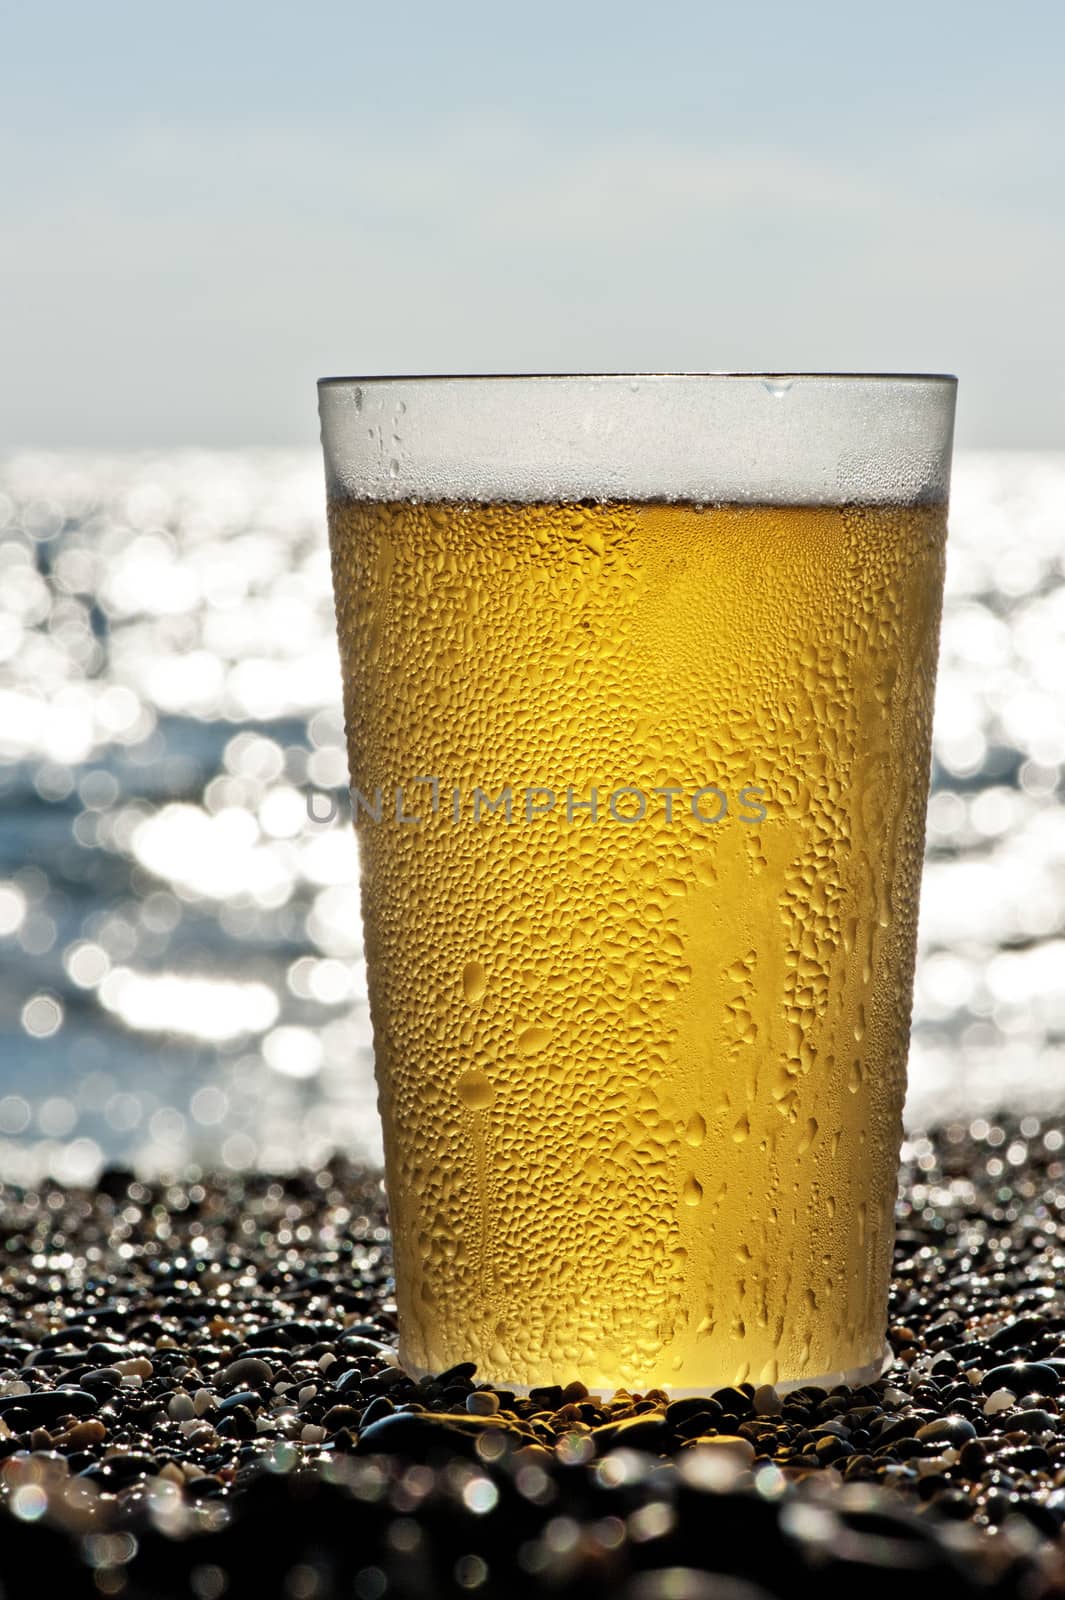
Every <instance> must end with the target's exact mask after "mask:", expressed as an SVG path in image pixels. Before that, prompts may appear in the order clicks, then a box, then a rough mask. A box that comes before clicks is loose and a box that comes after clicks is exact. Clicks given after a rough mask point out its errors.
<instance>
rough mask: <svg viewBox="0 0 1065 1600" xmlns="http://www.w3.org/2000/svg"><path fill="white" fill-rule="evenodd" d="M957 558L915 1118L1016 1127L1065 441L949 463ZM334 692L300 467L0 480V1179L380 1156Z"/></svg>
mask: <svg viewBox="0 0 1065 1600" xmlns="http://www.w3.org/2000/svg"><path fill="white" fill-rule="evenodd" d="M948 548H949V556H948V564H947V586H946V600H945V608H944V618H943V632H942V647H941V658H940V667H939V679H938V688H937V699H936V714H935V734H934V771H933V784H932V793H931V798H930V802H929V808H928V832H927V852H926V863H925V873H924V882H923V890H922V900H921V919H920V934H919V955H918V969H917V977H916V984H915V995H914V1014H913V1030H912V1047H911V1055H910V1064H909V1079H908V1083H909V1088H908V1095H907V1101H906V1113H905V1115H906V1123H907V1128H908V1131H909V1137H910V1138H911V1139H919V1137H920V1130H921V1129H923V1128H924V1127H926V1126H928V1125H929V1124H930V1123H931V1122H933V1121H934V1122H942V1121H944V1120H947V1121H955V1122H958V1123H961V1124H964V1125H966V1126H970V1125H973V1124H974V1123H980V1122H981V1121H984V1122H990V1123H991V1124H993V1119H994V1115H995V1113H996V1111H997V1110H1000V1109H1002V1108H1009V1109H1011V1110H1012V1111H1015V1112H1019V1113H1020V1114H1021V1115H1022V1116H1023V1117H1026V1118H1027V1119H1028V1120H1027V1122H1026V1123H1025V1124H1024V1127H1025V1128H1026V1129H1027V1131H1028V1133H1029V1134H1030V1135H1034V1134H1036V1133H1037V1132H1039V1131H1040V1130H1041V1129H1043V1128H1044V1127H1045V1126H1046V1125H1047V1124H1048V1122H1050V1121H1055V1120H1057V1121H1061V1120H1062V1116H1061V1114H1062V1111H1063V1108H1065V808H1063V805H1062V796H1063V788H1065V782H1063V773H1065V453H1061V454H1048V453H1027V454H1026V453H1018V452H1010V453H979V454H977V453H962V454H961V455H959V456H958V458H957V459H956V462H955V475H954V487H953V493H952V503H951V519H950V537H949V545H948ZM339 685H340V675H339V666H338V662H337V652H336V644H335V638H334V621H333V608H332V598H331V593H330V578H329V565H328V555H327V546H326V534H325V515H324V490H323V483H322V471H321V464H320V460H319V458H318V457H317V455H316V454H312V453H308V452H305V451H277V450H239V451H210V452H207V451H168V452H166V453H161V454H135V455H133V454H127V455H97V454H72V453H62V454H46V453H41V452H33V453H23V454H18V455H14V456H10V457H8V458H7V459H6V460H4V461H2V462H0V1178H3V1179H7V1180H9V1181H13V1182H20V1183H32V1182H36V1181H38V1179H39V1178H40V1177H41V1176H42V1175H43V1174H45V1173H51V1174H53V1175H55V1176H56V1177H58V1178H59V1179H60V1181H62V1182H66V1183H71V1184H73V1183H80V1182H86V1181H89V1180H91V1179H92V1178H93V1177H94V1176H95V1175H96V1173H97V1172H98V1171H99V1169H100V1168H101V1167H102V1166H103V1165H104V1164H105V1163H108V1162H118V1163H123V1164H127V1165H131V1166H133V1167H134V1168H136V1169H137V1170H138V1171H142V1172H144V1173H146V1174H159V1173H163V1174H165V1173H168V1172H178V1171H183V1172H184V1171H187V1170H188V1169H189V1168H190V1167H192V1168H195V1167H197V1166H199V1167H200V1168H202V1169H204V1170H206V1169H207V1168H208V1167H211V1166H218V1165H222V1166H227V1167H230V1168H233V1169H241V1168H248V1167H259V1168H262V1169H269V1170H286V1169H289V1168H292V1167H295V1166H297V1165H303V1164H310V1165H313V1164H315V1163H317V1162H320V1161H322V1160H324V1159H325V1158H326V1157H328V1156H329V1154H330V1153H331V1152H333V1151H334V1150H336V1149H343V1150H346V1151H348V1152H350V1153H351V1154H352V1155H354V1156H356V1157H359V1158H366V1159H370V1160H377V1159H379V1157H380V1135H379V1127H378V1120H377V1111H376V1091H375V1087H374V1081H373V1066H372V1053H371V1042H370V1027H369V1018H368V1013H367V1004H366V978H365V970H364V966H363V962H362V951H361V942H360V931H359V930H360V923H359V910H358V887H357V875H358V861H357V854H356V845H355V839H354V833H353V830H352V827H351V823H350V817H349V814H348V813H347V811H346V810H345V809H344V807H343V806H342V805H340V804H338V803H337V800H336V797H337V795H338V794H339V793H341V792H342V791H343V789H344V786H345V784H346V778H347V774H346V767H345V755H344V747H343V726H342V718H341V711H340V703H339ZM978 1131H979V1130H978ZM1004 1155H1008V1152H1004Z"/></svg>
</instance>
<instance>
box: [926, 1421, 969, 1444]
mask: <svg viewBox="0 0 1065 1600" xmlns="http://www.w3.org/2000/svg"><path fill="white" fill-rule="evenodd" d="M914 1438H915V1439H920V1440H921V1442H922V1443H933V1444H966V1443H967V1442H968V1441H969V1440H970V1439H975V1438H976V1429H975V1428H974V1427H973V1424H972V1423H971V1422H970V1421H969V1419H968V1417H958V1416H949V1417H936V1418H935V1420H934V1421H932V1422H926V1423H924V1424H923V1426H922V1427H920V1428H918V1430H917V1432H916V1433H915V1434H914Z"/></svg>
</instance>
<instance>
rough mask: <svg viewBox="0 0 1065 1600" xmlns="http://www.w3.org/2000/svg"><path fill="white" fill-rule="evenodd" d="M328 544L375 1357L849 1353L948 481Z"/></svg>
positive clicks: (901, 941)
mask: <svg viewBox="0 0 1065 1600" xmlns="http://www.w3.org/2000/svg"><path fill="white" fill-rule="evenodd" d="M330 537H331V548H332V557H333V569H334V585H335V595H336V606H337V622H338V633H339V641H340V650H341V659H342V666H343V677H344V704H345V713H346V722H347V734H348V741H349V754H350V766H351V778H352V784H353V789H354V791H355V794H354V801H355V806H356V813H357V821H358V827H359V849H360V860H361V873H362V901H363V919H364V930H365V948H366V959H367V966H368V974H369V994H370V1008H371V1017H372V1023H373V1031H374V1045H375V1056H376V1071H377V1077H378V1085H379V1093H380V1104H381V1111H382V1118H383V1123H384V1131H385V1155H386V1176H387V1184H388V1192H389V1197H390V1204H391V1211H392V1226H393V1234H394V1240H395V1250H396V1263H395V1266H396V1287H397V1298H398V1306H399V1320H400V1330H401V1354H402V1357H403V1359H404V1361H405V1362H407V1363H409V1364H410V1365H412V1366H413V1367H416V1368H421V1369H426V1370H434V1371H436V1370H440V1369H442V1368H445V1367H447V1366H449V1365H451V1364H452V1363H454V1362H456V1361H460V1360H461V1361H475V1362H476V1363H477V1369H478V1375H479V1377H480V1378H482V1379H486V1380H487V1379H492V1380H495V1381H497V1382H500V1383H505V1384H511V1385H513V1384H519V1385H520V1384H526V1385H535V1384H539V1383H547V1382H565V1381H567V1380H568V1379H570V1378H574V1377H577V1376H580V1377H581V1378H582V1379H583V1380H584V1381H585V1382H586V1383H588V1384H589V1385H590V1386H591V1387H593V1388H594V1387H597V1386H601V1387H604V1388H606V1389H608V1390H610V1389H613V1388H614V1387H615V1386H617V1385H625V1386H627V1387H628V1388H630V1389H637V1388H638V1389H640V1390H646V1389H647V1388H649V1387H651V1386H654V1385H663V1386H668V1387H669V1388H670V1389H681V1390H683V1389H705V1388H707V1387H712V1386H716V1385H724V1384H730V1383H740V1382H744V1381H748V1380H749V1381H750V1382H752V1383H756V1384H757V1383H775V1382H792V1383H795V1382H802V1381H804V1380H805V1381H813V1380H814V1379H816V1378H823V1377H825V1376H826V1375H832V1374H841V1373H843V1372H847V1373H848V1374H852V1375H853V1374H854V1373H856V1372H863V1371H864V1372H875V1371H878V1370H879V1366H880V1360H881V1356H882V1353H883V1348H884V1321H885V1316H884V1313H885V1306H886V1302H887V1292H888V1276H889V1268H890V1258H891V1247H892V1239H893V1204H894V1198H895V1185H896V1165H897V1159H898V1149H899V1140H900V1136H901V1109H902V1102H903V1097H904V1092H905V1066H906V1055H907V1045H908V1028H909V1015H910V995H911V984H912V972H913V961H914V942H915V923H916V912H917V900H918V888H919V880H920V873H921V865H922V847H923V838H924V816H925V802H926V794H927V777H928V763H929V751H930V724H931V716H932V697H933V686H934V678H935V666H936V651H937V640H938V627H939V609H940V599H941V592H942V568H943V556H944V537H945V505H944V504H942V503H939V504H894V505H893V504H877V503H868V504H841V505H826V504H811V505H807V504H801V505H799V504H797V505H776V504H774V505H762V504H728V503H725V504H705V505H700V504H693V503H682V504H675V503H666V502H662V501H660V502H644V503H641V502H636V501H631V502H618V501H615V502H609V501H608V502H604V503H598V502H595V501H592V500H583V501H579V502H578V501H572V502H569V501H568V502H564V503H556V504H545V503H517V502H514V501H509V502H501V503H496V504H488V503H471V502H461V501H451V502H446V503H445V502H441V503H431V502H430V503H412V502H409V501H403V500H395V499H394V500H384V499H381V500H365V501H363V500H359V499H357V498H350V499H349V498H344V497H341V496H335V497H334V498H333V500H332V502H331V505H330ZM478 797H480V798H478ZM549 797H550V800H549ZM508 799H509V803H508Z"/></svg>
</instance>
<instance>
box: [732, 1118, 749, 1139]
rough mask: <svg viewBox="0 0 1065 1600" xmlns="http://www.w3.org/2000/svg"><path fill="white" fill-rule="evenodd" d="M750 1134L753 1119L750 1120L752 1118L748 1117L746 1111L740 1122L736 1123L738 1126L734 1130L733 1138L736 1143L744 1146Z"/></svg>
mask: <svg viewBox="0 0 1065 1600" xmlns="http://www.w3.org/2000/svg"><path fill="white" fill-rule="evenodd" d="M750 1132H751V1119H750V1117H749V1116H748V1115H747V1113H746V1111H745V1112H744V1113H743V1116H742V1117H740V1118H739V1120H738V1122H737V1123H736V1126H735V1127H734V1128H733V1130H732V1137H733V1139H734V1141H735V1142H736V1144H742V1143H743V1141H744V1140H745V1139H746V1138H748V1137H749V1135H750Z"/></svg>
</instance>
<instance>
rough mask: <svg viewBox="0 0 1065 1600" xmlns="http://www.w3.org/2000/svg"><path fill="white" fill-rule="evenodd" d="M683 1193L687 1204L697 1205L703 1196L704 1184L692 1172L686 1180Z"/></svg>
mask: <svg viewBox="0 0 1065 1600" xmlns="http://www.w3.org/2000/svg"><path fill="white" fill-rule="evenodd" d="M681 1195H682V1197H683V1200H684V1204H685V1205H686V1206H697V1205H698V1204H699V1201H700V1200H701V1199H702V1198H703V1186H702V1184H701V1183H700V1182H699V1180H698V1178H696V1177H694V1176H693V1174H692V1173H690V1172H689V1174H688V1176H687V1177H686V1178H685V1180H684V1186H683V1188H682V1189H681Z"/></svg>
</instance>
